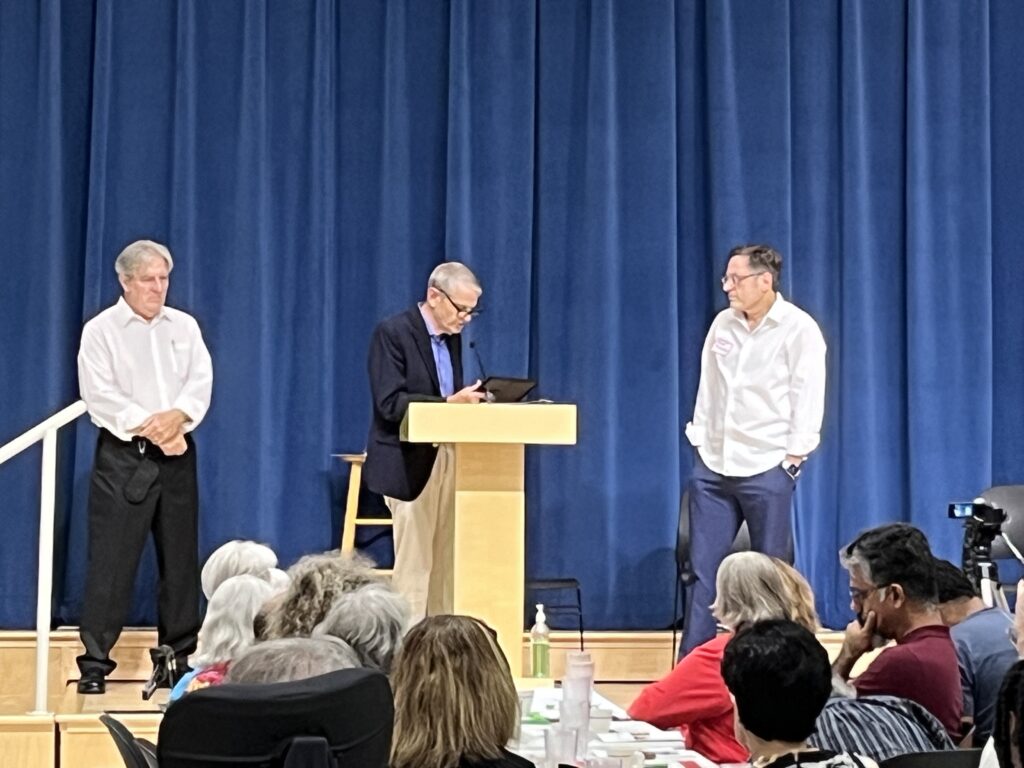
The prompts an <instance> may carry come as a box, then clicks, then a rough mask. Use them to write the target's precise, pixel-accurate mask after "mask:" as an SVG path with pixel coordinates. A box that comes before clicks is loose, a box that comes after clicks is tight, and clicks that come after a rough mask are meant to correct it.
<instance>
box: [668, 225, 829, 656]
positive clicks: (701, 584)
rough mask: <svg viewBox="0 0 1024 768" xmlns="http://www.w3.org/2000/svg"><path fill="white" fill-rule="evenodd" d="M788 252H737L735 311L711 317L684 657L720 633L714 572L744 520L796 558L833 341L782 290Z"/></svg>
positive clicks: (760, 543)
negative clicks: (793, 511) (808, 463)
mask: <svg viewBox="0 0 1024 768" xmlns="http://www.w3.org/2000/svg"><path fill="white" fill-rule="evenodd" d="M781 271H782V256H781V255H780V254H779V252H778V251H776V250H775V249H774V248H771V247H770V246H767V245H745V246H740V247H738V248H734V249H733V250H732V251H730V253H729V263H728V266H727V267H726V271H725V275H724V276H723V277H722V281H721V282H722V290H723V291H725V292H726V293H727V294H728V296H729V308H728V309H725V310H723V311H722V312H720V313H719V314H718V316H717V317H716V318H715V320H714V322H712V324H711V330H710V331H708V336H707V339H706V340H705V342H704V351H703V353H702V355H701V372H700V385H699V386H698V389H697V403H696V405H695V406H694V413H693V421H691V422H690V423H689V424H687V425H686V437H687V439H688V440H689V441H690V443H691V444H692V445H693V446H694V448H696V449H697V451H696V455H695V456H694V468H693V476H692V477H691V479H690V485H689V491H690V557H691V561H692V566H693V571H694V574H695V576H696V581H695V583H694V584H693V587H692V589H691V592H690V599H689V600H688V601H687V619H686V631H685V635H684V637H683V647H682V653H683V654H686V653H688V652H689V651H691V650H692V649H693V648H695V647H697V646H698V645H700V644H701V643H703V642H705V641H707V640H710V639H711V638H712V637H714V635H715V620H714V618H713V617H712V615H711V610H710V606H711V604H712V603H713V602H714V600H715V574H716V573H717V572H718V566H719V564H720V563H721V562H722V560H723V559H724V558H725V556H726V555H727V554H728V553H729V550H730V548H731V546H732V541H733V539H734V538H735V536H736V533H737V531H738V530H739V528H740V525H741V524H742V521H744V520H746V522H747V528H748V530H749V532H750V545H751V549H753V550H755V551H757V552H764V553H765V554H768V555H773V556H775V557H780V558H782V559H784V560H787V561H789V562H791V561H792V559H793V534H792V528H791V525H790V508H791V505H792V500H793V491H794V490H795V488H796V479H797V476H798V475H799V474H800V467H801V464H802V463H803V461H804V460H805V459H806V458H807V456H808V455H809V454H810V453H811V451H813V450H814V449H815V448H816V447H817V446H818V442H819V439H820V431H821V419H822V412H823V409H824V402H825V339H824V338H823V337H822V335H821V330H820V329H819V328H818V325H817V323H815V322H814V319H813V318H812V317H811V316H810V315H808V314H807V313H806V312H804V311H803V310H802V309H799V308H798V307H796V306H794V305H793V304H790V303H789V302H788V301H786V300H785V299H784V298H783V297H782V294H781V293H779V291H778V282H779V275H780V273H781Z"/></svg>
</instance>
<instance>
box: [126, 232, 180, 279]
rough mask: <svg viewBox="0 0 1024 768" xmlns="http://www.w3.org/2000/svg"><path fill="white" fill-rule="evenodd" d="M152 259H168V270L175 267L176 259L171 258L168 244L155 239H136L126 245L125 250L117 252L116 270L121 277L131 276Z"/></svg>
mask: <svg viewBox="0 0 1024 768" xmlns="http://www.w3.org/2000/svg"><path fill="white" fill-rule="evenodd" d="M150 259H163V260H164V261H166V262H167V271H168V272H170V271H171V270H172V269H174V259H173V258H171V252H170V251H169V250H168V249H167V246H166V245H163V244H161V243H157V242H154V241H153V240H136V241H135V242H134V243H130V244H128V245H126V246H125V248H124V250H123V251H121V252H120V253H119V254H117V259H116V260H115V261H114V270H115V271H116V272H117V274H118V276H119V277H131V276H132V275H134V274H135V270H137V269H138V268H139V267H140V266H141V265H142V263H143V262H146V261H149V260H150Z"/></svg>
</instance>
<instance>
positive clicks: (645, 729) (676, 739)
mask: <svg viewBox="0 0 1024 768" xmlns="http://www.w3.org/2000/svg"><path fill="white" fill-rule="evenodd" d="M609 732H610V733H624V734H628V735H629V736H630V737H632V738H633V739H635V740H636V741H638V742H640V743H647V742H651V741H657V742H668V743H672V744H682V743H683V734H682V733H681V732H680V731H677V730H675V729H673V730H671V731H663V730H661V729H660V728H655V727H654V726H653V725H651V724H650V723H643V722H640V721H638V720H631V721H628V722H625V723H612V724H611V726H610V730H609Z"/></svg>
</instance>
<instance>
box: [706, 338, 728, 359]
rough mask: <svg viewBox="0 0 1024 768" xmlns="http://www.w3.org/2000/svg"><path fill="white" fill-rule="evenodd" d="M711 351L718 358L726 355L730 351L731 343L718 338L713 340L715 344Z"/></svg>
mask: <svg viewBox="0 0 1024 768" xmlns="http://www.w3.org/2000/svg"><path fill="white" fill-rule="evenodd" d="M711 351H712V352H714V353H715V354H716V355H719V356H721V355H727V354H729V353H730V352H731V351H732V342H731V341H729V340H728V339H723V338H721V337H719V338H717V339H715V344H714V346H713V347H711Z"/></svg>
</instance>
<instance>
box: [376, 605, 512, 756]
mask: <svg viewBox="0 0 1024 768" xmlns="http://www.w3.org/2000/svg"><path fill="white" fill-rule="evenodd" d="M392 688H393V689H394V692H395V730H394V738H393V740H392V743H391V768H454V767H455V766H457V765H458V764H459V762H460V761H461V760H463V759H465V760H467V761H469V762H478V761H482V760H488V759H490V760H494V759H497V758H499V757H500V756H501V754H502V747H503V746H504V745H505V744H507V743H508V742H509V740H510V739H511V738H512V735H513V734H514V733H515V727H516V720H517V719H518V717H519V713H518V706H519V699H518V697H517V695H516V689H515V686H514V685H513V683H512V675H511V673H510V672H509V666H508V661H507V660H506V659H505V655H504V654H503V653H502V652H501V648H499V647H498V642H497V639H496V638H495V636H494V632H493V630H491V628H490V627H488V626H487V625H486V624H484V623H483V622H480V621H477V620H476V619H474V618H471V617H469V616H430V617H428V618H426V619H424V620H423V621H421V622H420V623H419V624H417V625H416V626H415V627H413V628H412V629H411V630H410V631H409V634H407V635H406V637H405V642H404V644H403V646H402V649H401V650H400V651H399V653H398V658H397V659H396V661H395V665H394V670H393V675H392Z"/></svg>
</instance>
